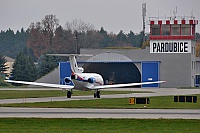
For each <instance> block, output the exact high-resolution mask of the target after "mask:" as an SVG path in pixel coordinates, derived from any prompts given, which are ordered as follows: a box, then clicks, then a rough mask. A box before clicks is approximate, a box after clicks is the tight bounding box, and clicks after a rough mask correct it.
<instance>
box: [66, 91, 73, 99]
mask: <svg viewBox="0 0 200 133" xmlns="http://www.w3.org/2000/svg"><path fill="white" fill-rule="evenodd" d="M72 93H73V92H72V90H71V91H70V90H69V91H67V98H71V97H72Z"/></svg>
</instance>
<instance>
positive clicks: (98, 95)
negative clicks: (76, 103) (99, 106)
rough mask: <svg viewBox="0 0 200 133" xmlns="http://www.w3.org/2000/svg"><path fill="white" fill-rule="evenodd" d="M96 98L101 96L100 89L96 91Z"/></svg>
mask: <svg viewBox="0 0 200 133" xmlns="http://www.w3.org/2000/svg"><path fill="white" fill-rule="evenodd" d="M94 98H100V91H99V90H97V91H96V92H94Z"/></svg>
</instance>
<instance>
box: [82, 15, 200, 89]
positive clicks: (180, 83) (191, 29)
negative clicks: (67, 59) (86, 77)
mask: <svg viewBox="0 0 200 133" xmlns="http://www.w3.org/2000/svg"><path fill="white" fill-rule="evenodd" d="M149 24H150V38H149V39H150V46H149V47H146V48H145V49H81V51H80V52H81V54H94V55H96V56H94V57H92V58H91V59H88V60H87V62H88V63H86V64H85V65H84V67H85V68H86V71H94V69H95V68H96V70H97V69H99V70H101V71H102V73H104V74H103V75H106V74H107V73H108V72H110V74H109V75H107V76H106V78H107V79H106V80H107V82H112V81H113V80H114V78H115V76H113V77H112V75H116V77H120V75H121V79H118V80H117V79H116V81H117V83H121V82H129V81H125V80H128V79H131V80H132V81H133V82H138V81H142V82H145V81H157V80H165V81H166V83H164V84H161V85H160V86H159V85H153V86H151V85H145V86H142V87H189V86H191V87H194V86H198V85H199V80H200V58H199V57H196V55H195V54H196V53H195V51H196V40H195V33H196V32H195V26H196V25H197V24H198V21H197V20H195V19H194V18H193V17H191V18H189V19H186V18H185V17H181V18H180V19H179V20H178V19H177V18H174V19H172V18H169V19H164V20H161V19H152V20H150V21H149ZM108 51H109V53H108ZM102 53H104V54H102ZM124 56H125V57H126V59H122V58H121V57H124ZM117 58H118V59H117ZM82 61H83V60H82ZM97 62H98V63H97ZM92 63H93V65H90V64H92ZM94 63H96V65H95V66H94ZM106 63H107V65H108V64H109V63H110V64H109V65H110V66H109V67H106V68H105V64H106ZM123 64H124V65H125V66H123ZM92 66H93V67H92ZM107 68H114V69H115V70H109V71H106V69H107ZM117 72H119V73H120V74H117ZM124 76H125V77H124ZM110 79H112V80H110ZM123 80H124V81H123ZM113 82H114V81H113Z"/></svg>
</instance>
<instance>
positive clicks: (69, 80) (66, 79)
mask: <svg viewBox="0 0 200 133" xmlns="http://www.w3.org/2000/svg"><path fill="white" fill-rule="evenodd" d="M64 81H65V83H66V84H70V83H71V82H72V81H71V78H70V77H65V79H64Z"/></svg>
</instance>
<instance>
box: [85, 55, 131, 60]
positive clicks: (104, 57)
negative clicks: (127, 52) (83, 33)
mask: <svg viewBox="0 0 200 133" xmlns="http://www.w3.org/2000/svg"><path fill="white" fill-rule="evenodd" d="M86 62H133V61H132V60H131V59H129V58H128V57H126V56H124V55H121V54H117V53H102V54H98V55H96V56H93V57H91V58H90V59H88V60H87V61H86Z"/></svg>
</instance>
